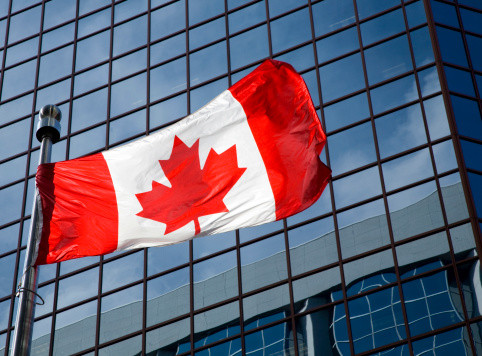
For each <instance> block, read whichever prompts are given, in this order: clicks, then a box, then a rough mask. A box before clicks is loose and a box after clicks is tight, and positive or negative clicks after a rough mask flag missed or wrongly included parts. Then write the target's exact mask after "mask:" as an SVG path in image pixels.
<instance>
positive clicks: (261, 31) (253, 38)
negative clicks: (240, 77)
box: [229, 25, 269, 69]
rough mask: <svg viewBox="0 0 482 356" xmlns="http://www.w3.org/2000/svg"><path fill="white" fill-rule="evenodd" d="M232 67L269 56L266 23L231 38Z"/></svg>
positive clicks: (235, 67) (241, 65)
mask: <svg viewBox="0 0 482 356" xmlns="http://www.w3.org/2000/svg"><path fill="white" fill-rule="evenodd" d="M229 50H230V54H231V56H230V58H231V69H237V68H240V67H243V66H245V65H248V64H250V63H252V62H254V61H257V60H259V59H261V58H266V57H268V56H269V47H268V31H267V29H266V25H263V26H260V27H257V28H255V29H252V30H250V31H248V32H244V33H242V34H240V35H238V36H235V37H232V38H230V40H229Z"/></svg>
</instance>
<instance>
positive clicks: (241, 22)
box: [228, 1, 272, 34]
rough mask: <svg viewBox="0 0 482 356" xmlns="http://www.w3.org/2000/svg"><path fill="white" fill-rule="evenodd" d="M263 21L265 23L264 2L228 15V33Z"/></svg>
mask: <svg viewBox="0 0 482 356" xmlns="http://www.w3.org/2000/svg"><path fill="white" fill-rule="evenodd" d="M270 4H271V3H270ZM270 14H271V12H270ZM271 15H272V14H271ZM263 21H266V5H265V3H264V1H259V2H257V3H256V4H254V5H251V6H248V7H245V8H243V9H241V10H239V11H236V12H233V13H231V14H229V15H228V22H229V33H230V34H233V33H236V32H238V31H241V30H243V29H245V28H247V27H250V26H253V25H256V24H257V23H260V22H263Z"/></svg>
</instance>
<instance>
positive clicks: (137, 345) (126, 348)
mask: <svg viewBox="0 0 482 356" xmlns="http://www.w3.org/2000/svg"><path fill="white" fill-rule="evenodd" d="M141 352H142V335H138V336H134V337H131V338H130V339H127V340H124V341H121V342H118V343H116V344H113V345H110V346H107V347H104V348H102V349H100V350H99V353H98V354H97V355H98V356H111V355H118V356H131V355H136V354H140V353H141Z"/></svg>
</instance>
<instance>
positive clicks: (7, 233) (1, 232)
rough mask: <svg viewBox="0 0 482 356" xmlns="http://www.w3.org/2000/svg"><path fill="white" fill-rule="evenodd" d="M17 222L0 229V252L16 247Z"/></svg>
mask: <svg viewBox="0 0 482 356" xmlns="http://www.w3.org/2000/svg"><path fill="white" fill-rule="evenodd" d="M18 228H19V224H14V225H10V226H8V227H5V228H3V229H0V253H2V254H3V253H5V252H8V251H12V250H13V249H16V248H17V243H18V232H19V231H18Z"/></svg>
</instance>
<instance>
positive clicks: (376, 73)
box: [365, 36, 413, 85]
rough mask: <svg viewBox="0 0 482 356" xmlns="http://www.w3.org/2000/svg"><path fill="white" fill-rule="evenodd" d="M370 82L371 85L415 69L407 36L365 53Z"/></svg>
mask: <svg viewBox="0 0 482 356" xmlns="http://www.w3.org/2000/svg"><path fill="white" fill-rule="evenodd" d="M365 60H366V66H367V72H368V81H369V83H370V84H371V85H373V84H376V83H378V82H381V81H383V80H386V79H389V78H392V77H395V76H397V75H399V74H402V73H405V72H407V71H409V70H411V69H412V68H413V66H412V59H411V57H410V49H409V47H408V41H407V37H406V36H401V37H397V38H395V39H393V40H390V41H388V42H384V43H382V44H379V45H378V46H375V47H372V48H369V49H367V50H366V51H365Z"/></svg>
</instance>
